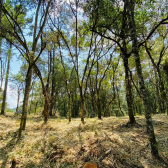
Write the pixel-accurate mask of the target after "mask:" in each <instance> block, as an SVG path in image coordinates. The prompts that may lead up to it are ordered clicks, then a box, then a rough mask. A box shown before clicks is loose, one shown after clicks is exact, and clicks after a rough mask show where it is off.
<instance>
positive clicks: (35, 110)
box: [34, 102, 38, 114]
mask: <svg viewBox="0 0 168 168" xmlns="http://www.w3.org/2000/svg"><path fill="white" fill-rule="evenodd" d="M37 105H38V102H36V104H35V109H34V114H36V112H37Z"/></svg>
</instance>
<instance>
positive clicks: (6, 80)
mask: <svg viewBox="0 0 168 168" xmlns="http://www.w3.org/2000/svg"><path fill="white" fill-rule="evenodd" d="M7 55H8V64H7V69H6V78H5V87H4V92H3V101H2V107H1V115H5V104H6V95H7V87H8V78H9V69H10V61H11V56H12V44H11V43H10V48H9V50H8V54H7Z"/></svg>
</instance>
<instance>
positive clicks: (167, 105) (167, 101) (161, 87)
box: [157, 68, 168, 114]
mask: <svg viewBox="0 0 168 168" xmlns="http://www.w3.org/2000/svg"><path fill="white" fill-rule="evenodd" d="M157 72H158V76H159V85H160V92H161V97H162V100H163V102H164V104H165V106H166V112H167V114H168V100H167V96H166V92H165V87H164V83H163V79H162V76H161V73H160V69H159V68H157Z"/></svg>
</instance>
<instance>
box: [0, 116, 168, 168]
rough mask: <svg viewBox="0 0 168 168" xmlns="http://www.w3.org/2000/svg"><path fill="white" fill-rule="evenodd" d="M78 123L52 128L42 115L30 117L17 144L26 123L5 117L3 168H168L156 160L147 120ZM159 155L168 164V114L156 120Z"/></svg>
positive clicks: (0, 123) (0, 149) (0, 144)
mask: <svg viewBox="0 0 168 168" xmlns="http://www.w3.org/2000/svg"><path fill="white" fill-rule="evenodd" d="M85 121H86V123H85V125H81V124H80V119H73V120H72V123H70V124H68V121H67V120H66V119H56V118H50V119H49V122H48V124H47V125H43V119H42V117H39V116H30V117H29V118H28V121H27V127H26V130H25V131H24V132H23V138H22V139H21V140H20V141H18V142H17V139H16V131H17V129H18V128H19V124H20V119H19V118H16V117H13V116H12V115H11V114H9V113H8V114H7V116H6V117H5V116H0V167H2V168H7V167H10V166H11V162H12V160H13V159H14V158H15V160H16V163H17V165H16V167H26V168H33V167H39V168H49V167H54V168H80V167H82V166H83V165H84V164H85V163H86V162H93V163H97V164H98V165H99V168H143V167H144V168H167V167H168V165H165V164H164V163H163V162H161V161H159V160H156V159H155V158H152V156H151V153H150V145H149V141H148V136H147V134H146V127H145V119H144V117H143V116H138V117H136V121H137V123H138V124H137V125H135V126H134V127H129V126H127V125H126V123H127V121H128V117H120V118H117V117H109V118H103V120H98V119H97V118H93V119H85ZM153 122H154V128H155V133H156V138H157V141H158V146H159V154H160V156H161V157H162V158H163V159H164V160H165V162H168V116H166V115H155V116H153Z"/></svg>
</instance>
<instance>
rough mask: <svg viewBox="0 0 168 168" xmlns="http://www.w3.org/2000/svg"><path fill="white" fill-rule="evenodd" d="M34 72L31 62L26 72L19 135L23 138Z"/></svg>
mask: <svg viewBox="0 0 168 168" xmlns="http://www.w3.org/2000/svg"><path fill="white" fill-rule="evenodd" d="M32 74H33V67H32V65H30V64H29V68H28V71H27V74H26V86H25V93H24V100H23V107H22V117H21V121H20V128H19V136H18V138H19V139H20V138H21V134H22V130H25V128H26V119H27V112H28V102H29V93H30V90H31V77H32Z"/></svg>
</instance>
